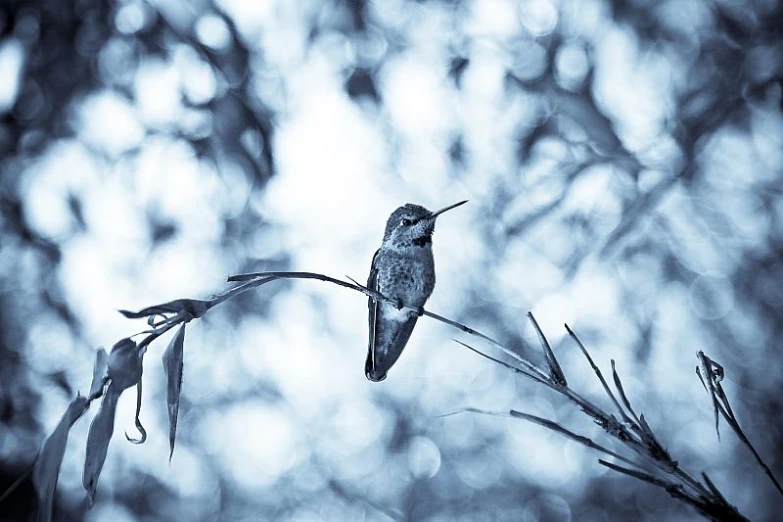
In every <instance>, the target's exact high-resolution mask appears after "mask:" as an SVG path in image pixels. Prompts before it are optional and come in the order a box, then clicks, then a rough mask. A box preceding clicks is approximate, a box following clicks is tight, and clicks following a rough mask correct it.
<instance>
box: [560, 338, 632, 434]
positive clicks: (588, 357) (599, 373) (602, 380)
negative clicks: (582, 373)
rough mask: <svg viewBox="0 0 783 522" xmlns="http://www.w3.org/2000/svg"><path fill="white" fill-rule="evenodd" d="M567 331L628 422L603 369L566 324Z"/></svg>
mask: <svg viewBox="0 0 783 522" xmlns="http://www.w3.org/2000/svg"><path fill="white" fill-rule="evenodd" d="M565 329H566V330H567V331H568V335H570V336H571V338H572V339H573V340H574V341H575V342H576V345H577V346H579V349H580V350H581V351H582V354H583V355H584V356H585V358H586V359H587V362H588V363H590V367H591V368H592V369H593V372H595V374H596V376H598V380H599V381H601V386H603V387H604V391H605V392H606V394H607V395H608V396H609V398H610V399H611V400H612V402H613V403H614V405H615V407H616V408H617V411H619V412H620V416H621V417H622V418H623V420H624V421H626V422H628V421H629V420H630V418H629V417H628V415H627V414H626V413H625V410H624V409H623V407H622V406H621V405H620V403H619V402H618V401H617V398H616V397H615V396H614V393H612V389H611V388H610V387H609V383H607V382H606V379H605V378H604V374H603V373H602V372H601V369H600V368H599V367H598V365H597V364H595V362H594V361H593V358H592V357H591V356H590V353H589V352H588V351H587V348H585V346H584V345H583V344H582V341H580V340H579V337H577V336H576V334H575V333H574V332H573V330H571V328H570V327H569V326H568V325H567V324H566V325H565Z"/></svg>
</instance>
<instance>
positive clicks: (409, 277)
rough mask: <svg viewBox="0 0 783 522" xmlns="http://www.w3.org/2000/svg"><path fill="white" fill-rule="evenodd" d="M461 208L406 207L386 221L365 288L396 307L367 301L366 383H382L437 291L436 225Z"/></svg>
mask: <svg viewBox="0 0 783 522" xmlns="http://www.w3.org/2000/svg"><path fill="white" fill-rule="evenodd" d="M465 203H467V201H460V202H459V203H455V204H453V205H449V206H448V207H445V208H442V209H440V210H438V211H436V212H430V211H429V210H427V209H426V208H424V207H422V206H419V205H414V204H412V203H408V204H407V205H405V206H402V207H399V208H398V209H397V210H395V211H394V212H392V213H391V216H389V219H388V220H387V221H386V230H385V232H384V234H383V243H381V248H379V249H378V251H377V252H375V255H374V256H373V258H372V266H371V267H370V277H369V278H368V279H367V288H369V289H371V290H375V291H376V292H380V293H381V294H382V295H384V296H386V297H388V298H389V299H392V300H393V301H394V304H390V303H388V302H384V301H377V300H376V299H373V298H372V297H371V298H370V299H369V308H370V314H369V323H370V343H369V346H368V349H367V361H366V362H365V364H364V374H365V375H366V376H367V378H368V379H369V380H371V381H373V382H380V381H382V380H384V379H385V378H386V374H387V373H388V371H389V369H390V368H391V367H392V366H393V365H394V363H395V362H397V359H398V358H399V357H400V354H401V353H402V350H403V349H404V348H405V345H406V344H408V339H410V337H411V332H413V327H414V326H416V320H417V319H418V318H419V317H420V316H421V315H422V313H423V311H424V304H425V303H426V302H427V299H429V297H430V295H432V290H433V289H434V288H435V263H434V261H433V258H432V233H433V231H434V230H435V219H436V218H437V217H438V216H439V215H441V214H443V213H444V212H446V211H447V210H451V209H453V208H456V207H458V206H460V205H464V204H465ZM403 306H411V307H415V308H416V309H417V310H416V311H414V310H411V309H409V308H403Z"/></svg>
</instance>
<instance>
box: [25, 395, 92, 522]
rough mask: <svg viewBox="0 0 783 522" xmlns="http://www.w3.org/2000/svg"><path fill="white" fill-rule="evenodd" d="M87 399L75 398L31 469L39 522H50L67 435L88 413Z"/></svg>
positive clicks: (79, 396) (78, 396)
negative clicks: (36, 497)
mask: <svg viewBox="0 0 783 522" xmlns="http://www.w3.org/2000/svg"><path fill="white" fill-rule="evenodd" d="M88 406H89V402H88V401H87V398H85V397H82V396H81V395H77V396H76V397H75V398H74V399H73V400H72V401H71V403H70V404H69V405H68V408H67V409H66V410H65V413H63V416H62V418H61V419H60V422H59V424H57V427H56V428H55V429H54V431H53V432H52V434H51V435H49V437H47V439H46V441H45V442H44V445H43V448H42V449H41V453H40V455H38V459H37V460H36V462H35V466H33V478H32V480H33V487H34V488H35V491H36V494H37V496H38V518H37V520H38V522H50V521H51V520H52V508H53V507H54V493H55V490H56V489H57V478H58V475H59V473H60V466H61V464H62V461H63V456H64V455H65V446H66V444H67V443H68V433H69V431H70V429H71V426H73V425H74V423H75V422H76V421H77V420H79V418H80V417H81V416H82V415H83V414H84V412H85V411H87V408H88Z"/></svg>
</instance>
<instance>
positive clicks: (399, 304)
mask: <svg viewBox="0 0 783 522" xmlns="http://www.w3.org/2000/svg"><path fill="white" fill-rule="evenodd" d="M394 306H395V308H397V310H402V308H403V307H404V306H405V303H404V302H403V301H402V299H400V298H399V297H398V298H397V299H396V302H395V303H394Z"/></svg>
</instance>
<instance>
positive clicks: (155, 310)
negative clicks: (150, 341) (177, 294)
mask: <svg viewBox="0 0 783 522" xmlns="http://www.w3.org/2000/svg"><path fill="white" fill-rule="evenodd" d="M213 301H214V300H210V301H202V300H201V299H175V300H174V301H169V302H168V303H162V304H159V305H154V306H148V307H147V308H142V309H141V310H139V311H138V312H131V311H129V310H120V311H119V312H120V313H121V314H122V315H124V316H125V317H127V318H129V319H138V318H140V317H148V316H152V315H161V314H167V313H169V314H170V313H179V312H185V313H187V314H188V315H190V317H191V318H194V319H195V318H197V317H201V316H202V315H204V314H205V313H206V312H207V310H209V309H210V308H212V306H214V302H213Z"/></svg>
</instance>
